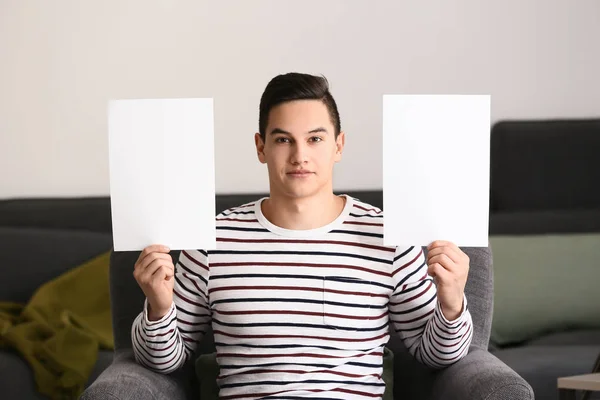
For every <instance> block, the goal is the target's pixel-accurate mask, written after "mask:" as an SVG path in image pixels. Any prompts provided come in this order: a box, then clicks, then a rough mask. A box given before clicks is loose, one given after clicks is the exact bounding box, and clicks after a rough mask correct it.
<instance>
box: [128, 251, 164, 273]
mask: <svg viewBox="0 0 600 400" xmlns="http://www.w3.org/2000/svg"><path fill="white" fill-rule="evenodd" d="M154 260H165V261H168V262H173V258H171V255H170V254H165V253H151V254H148V255H147V256H146V257H144V259H143V260H141V261H140V262H139V263H136V264H135V266H134V269H140V270H142V271H143V270H144V269H146V268H147V267H148V265H150V264H151V263H152V262H153V261H154Z"/></svg>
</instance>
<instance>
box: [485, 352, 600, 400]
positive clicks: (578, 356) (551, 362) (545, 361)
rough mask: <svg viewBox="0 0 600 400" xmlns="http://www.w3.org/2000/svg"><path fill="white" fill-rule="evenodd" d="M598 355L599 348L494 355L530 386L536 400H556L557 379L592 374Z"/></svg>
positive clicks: (497, 353)
mask: <svg viewBox="0 0 600 400" xmlns="http://www.w3.org/2000/svg"><path fill="white" fill-rule="evenodd" d="M599 353H600V346H522V347H516V348H511V349H504V350H499V351H496V352H494V355H495V356H496V357H498V358H499V359H500V360H502V361H504V362H505V363H506V364H507V365H508V366H509V367H511V368H512V369H513V370H515V372H517V373H518V374H519V375H521V376H522V377H523V379H525V380H526V381H527V382H528V383H529V384H530V385H531V387H532V388H533V391H534V393H535V398H536V399H558V391H557V388H556V380H557V379H558V378H559V377H562V376H572V375H582V374H589V373H591V372H592V368H593V366H594V361H595V360H596V357H598V354H599ZM593 398H596V397H593Z"/></svg>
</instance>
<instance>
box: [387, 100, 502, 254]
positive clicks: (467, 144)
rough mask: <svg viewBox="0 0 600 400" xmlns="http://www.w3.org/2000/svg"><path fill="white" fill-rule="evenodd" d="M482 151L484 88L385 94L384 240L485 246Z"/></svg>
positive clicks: (486, 139)
mask: <svg viewBox="0 0 600 400" xmlns="http://www.w3.org/2000/svg"><path fill="white" fill-rule="evenodd" d="M489 155H490V96H489V95H384V96H383V209H384V211H385V221H384V243H385V245H389V246H399V245H414V246H425V245H428V244H429V243H431V242H432V241H434V240H448V241H451V242H454V243H455V244H456V245H458V246H474V247H485V246H487V245H488V218H489V171H490V166H489V164H490V157H489Z"/></svg>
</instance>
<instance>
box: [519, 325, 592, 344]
mask: <svg viewBox="0 0 600 400" xmlns="http://www.w3.org/2000/svg"><path fill="white" fill-rule="evenodd" d="M527 345H528V346H565V345H566V346H569V345H578V346H590V345H594V346H600V329H584V330H575V331H567V332H556V333H551V334H549V335H545V336H542V337H540V338H537V339H534V340H531V341H529V342H527Z"/></svg>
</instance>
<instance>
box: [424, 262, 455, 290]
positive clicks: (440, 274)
mask: <svg viewBox="0 0 600 400" xmlns="http://www.w3.org/2000/svg"><path fill="white" fill-rule="evenodd" d="M427 273H428V274H429V276H431V277H432V278H433V280H434V282H435V284H436V285H439V284H440V283H444V282H447V281H448V277H449V274H450V272H449V271H448V270H446V269H445V268H444V267H443V266H442V265H441V264H439V263H433V264H431V265H430V266H429V267H428V268H427Z"/></svg>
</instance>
